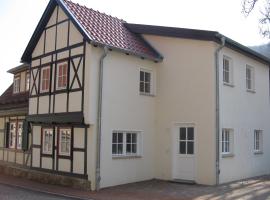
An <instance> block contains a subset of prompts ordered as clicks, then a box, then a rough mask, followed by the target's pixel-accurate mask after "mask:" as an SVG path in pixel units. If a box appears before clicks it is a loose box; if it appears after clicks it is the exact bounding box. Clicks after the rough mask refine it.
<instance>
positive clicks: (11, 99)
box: [0, 84, 29, 110]
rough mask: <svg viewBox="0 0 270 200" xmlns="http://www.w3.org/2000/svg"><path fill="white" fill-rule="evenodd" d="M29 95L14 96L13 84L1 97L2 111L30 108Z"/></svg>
mask: <svg viewBox="0 0 270 200" xmlns="http://www.w3.org/2000/svg"><path fill="white" fill-rule="evenodd" d="M28 98H29V93H28V92H23V93H18V94H13V84H11V85H10V86H9V88H8V89H7V90H6V91H5V92H4V93H3V94H2V95H1V96H0V109H1V110H2V109H13V108H22V107H28Z"/></svg>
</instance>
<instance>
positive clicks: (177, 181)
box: [170, 179, 196, 185]
mask: <svg viewBox="0 0 270 200" xmlns="http://www.w3.org/2000/svg"><path fill="white" fill-rule="evenodd" d="M170 182H172V183H181V184H188V185H194V184H196V182H195V181H193V180H184V179H173V180H171V181H170Z"/></svg>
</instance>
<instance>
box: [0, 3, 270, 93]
mask: <svg viewBox="0 0 270 200" xmlns="http://www.w3.org/2000/svg"><path fill="white" fill-rule="evenodd" d="M72 1H73V2H76V3H79V4H81V5H85V6H87V7H89V8H93V9H94V10H98V11H100V12H104V13H106V14H109V15H112V16H115V17H118V18H121V19H124V20H125V21H127V22H129V23H138V24H152V25H161V26H173V27H181V28H192V29H203V30H213V31H219V32H220V33H222V34H224V35H226V36H227V37H230V38H231V39H233V40H236V41H237V42H239V43H242V44H244V45H246V46H254V45H259V44H265V43H266V42H268V40H267V39H265V38H262V36H261V35H260V34H259V25H258V20H259V17H260V16H259V13H260V10H262V9H263V0H260V2H261V4H258V5H257V7H256V9H255V10H254V12H253V13H251V15H250V16H249V17H247V18H246V17H245V16H244V15H243V14H242V13H241V9H242V0H167V1H165V0H133V1H132V0H129V1H128V0H72ZM48 2H49V0H0V27H1V29H0V55H1V57H0V94H1V93H3V92H4V91H5V90H6V89H7V88H8V86H9V85H10V84H11V83H12V81H13V76H12V75H11V74H9V73H6V71H7V70H8V69H10V68H13V67H16V66H18V65H19V64H20V59H21V56H22V54H23V52H24V50H25V48H26V46H27V44H28V42H29V40H30V38H31V36H32V34H33V32H34V30H35V28H36V26H37V24H38V22H39V20H40V18H41V16H42V14H43V12H44V10H45V8H46V6H47V4H48ZM260 2H259V3H260Z"/></svg>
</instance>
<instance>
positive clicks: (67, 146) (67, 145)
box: [58, 128, 71, 156]
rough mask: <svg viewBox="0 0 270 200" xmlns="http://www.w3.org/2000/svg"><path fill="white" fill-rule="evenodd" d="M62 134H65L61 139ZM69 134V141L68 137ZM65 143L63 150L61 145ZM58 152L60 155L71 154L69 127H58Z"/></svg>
mask: <svg viewBox="0 0 270 200" xmlns="http://www.w3.org/2000/svg"><path fill="white" fill-rule="evenodd" d="M62 134H65V136H64V137H65V139H64V141H63V139H62ZM67 135H69V141H68V137H67ZM63 144H64V145H65V151H63V148H62V145H63ZM58 146H59V147H58V152H59V155H61V156H70V155H71V128H59V145H58Z"/></svg>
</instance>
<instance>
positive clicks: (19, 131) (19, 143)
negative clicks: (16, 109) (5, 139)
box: [16, 121, 23, 149]
mask: <svg viewBox="0 0 270 200" xmlns="http://www.w3.org/2000/svg"><path fill="white" fill-rule="evenodd" d="M17 126H18V127H17V135H16V137H17V139H16V143H17V144H16V148H17V149H22V132H23V122H22V121H19V122H18V123H17Z"/></svg>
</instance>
